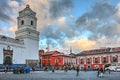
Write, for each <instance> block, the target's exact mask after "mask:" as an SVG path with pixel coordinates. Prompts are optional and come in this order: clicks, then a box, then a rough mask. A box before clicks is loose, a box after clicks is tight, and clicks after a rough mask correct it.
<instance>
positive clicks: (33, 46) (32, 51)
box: [24, 38, 39, 60]
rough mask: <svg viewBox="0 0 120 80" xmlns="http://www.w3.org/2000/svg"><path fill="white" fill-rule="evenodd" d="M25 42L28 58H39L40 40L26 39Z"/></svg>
mask: <svg viewBox="0 0 120 80" xmlns="http://www.w3.org/2000/svg"><path fill="white" fill-rule="evenodd" d="M24 43H25V45H26V52H25V53H26V54H25V55H26V59H30V60H38V59H39V56H38V51H39V42H38V41H37V40H33V39H28V38H26V39H24Z"/></svg>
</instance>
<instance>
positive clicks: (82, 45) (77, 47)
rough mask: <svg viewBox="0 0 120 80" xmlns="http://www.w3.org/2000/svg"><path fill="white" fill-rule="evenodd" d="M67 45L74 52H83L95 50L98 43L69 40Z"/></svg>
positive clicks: (84, 40)
mask: <svg viewBox="0 0 120 80" xmlns="http://www.w3.org/2000/svg"><path fill="white" fill-rule="evenodd" d="M65 44H66V45H68V44H70V46H72V48H73V50H74V51H81V50H88V49H93V48H95V46H96V42H95V41H92V40H88V39H87V38H84V39H79V40H78V39H74V40H67V41H65Z"/></svg>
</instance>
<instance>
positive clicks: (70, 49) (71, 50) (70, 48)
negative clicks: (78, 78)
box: [70, 46, 72, 54]
mask: <svg viewBox="0 0 120 80" xmlns="http://www.w3.org/2000/svg"><path fill="white" fill-rule="evenodd" d="M71 53H72V47H71V46H70V54H71Z"/></svg>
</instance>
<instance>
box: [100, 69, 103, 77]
mask: <svg viewBox="0 0 120 80" xmlns="http://www.w3.org/2000/svg"><path fill="white" fill-rule="evenodd" d="M101 77H103V69H102V68H100V78H101Z"/></svg>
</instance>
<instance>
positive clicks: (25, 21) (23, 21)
mask: <svg viewBox="0 0 120 80" xmlns="http://www.w3.org/2000/svg"><path fill="white" fill-rule="evenodd" d="M17 22H18V30H17V31H16V32H15V34H16V39H18V40H21V41H23V42H24V45H25V57H27V58H26V59H28V60H35V59H38V51H39V32H38V31H37V30H36V25H37V18H36V13H35V12H34V11H32V10H31V9H30V7H29V5H26V8H25V9H24V10H22V11H20V12H19V16H18V17H17Z"/></svg>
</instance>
